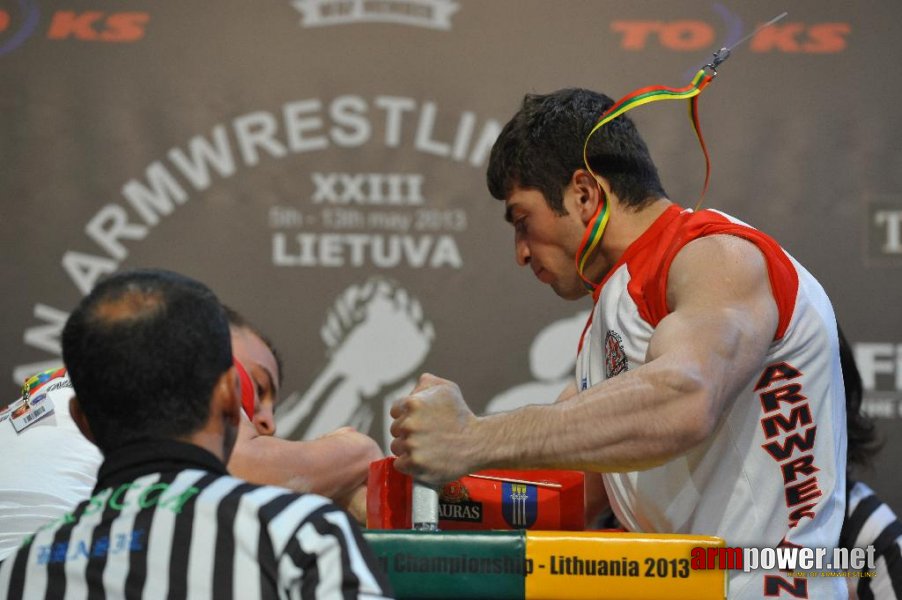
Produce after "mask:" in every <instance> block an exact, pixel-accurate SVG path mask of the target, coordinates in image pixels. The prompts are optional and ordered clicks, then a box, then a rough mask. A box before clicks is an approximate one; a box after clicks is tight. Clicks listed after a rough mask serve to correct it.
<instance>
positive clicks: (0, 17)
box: [0, 0, 41, 56]
mask: <svg viewBox="0 0 902 600" xmlns="http://www.w3.org/2000/svg"><path fill="white" fill-rule="evenodd" d="M0 13H2V14H0V32H2V31H4V30H5V29H6V28H7V27H9V24H10V21H11V19H10V16H9V13H8V12H6V11H0ZM19 14H20V15H21V16H20V17H19V18H20V19H21V24H20V25H19V27H18V29H16V30H14V31H12V34H11V35H9V36H5V35H4V36H0V56H2V55H4V54H8V53H9V52H12V51H13V50H15V49H16V48H18V47H19V46H21V45H22V44H24V43H25V40H27V39H28V38H29V37H31V34H33V33H34V32H35V30H36V29H37V27H38V21H39V20H40V17H41V14H40V11H39V10H38V5H37V4H36V3H35V2H34V0H19ZM3 38H6V39H3Z"/></svg>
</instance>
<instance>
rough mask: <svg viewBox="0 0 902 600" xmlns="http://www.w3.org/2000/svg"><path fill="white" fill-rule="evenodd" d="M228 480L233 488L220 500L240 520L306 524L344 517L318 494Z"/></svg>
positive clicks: (330, 502) (331, 502)
mask: <svg viewBox="0 0 902 600" xmlns="http://www.w3.org/2000/svg"><path fill="white" fill-rule="evenodd" d="M229 479H230V480H231V484H232V485H233V486H234V488H233V491H232V493H231V494H228V495H227V496H226V498H224V499H223V501H228V502H229V503H231V504H233V505H234V508H235V509H236V513H237V515H238V516H240V517H244V518H255V519H260V520H261V521H267V522H268V521H271V520H274V519H279V520H280V521H289V520H293V521H306V520H308V519H310V518H317V517H318V516H320V515H323V514H328V513H340V514H344V511H343V509H341V508H340V507H339V506H337V505H336V504H334V503H333V501H332V500H330V499H329V498H326V497H325V496H320V495H319V494H314V493H311V492H305V493H301V492H297V491H294V490H290V489H288V488H283V487H279V486H275V485H262V484H254V483H249V482H247V481H244V480H242V479H238V478H235V477H232V476H229ZM286 524H287V523H286Z"/></svg>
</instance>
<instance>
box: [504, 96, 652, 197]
mask: <svg viewBox="0 0 902 600" xmlns="http://www.w3.org/2000/svg"><path fill="white" fill-rule="evenodd" d="M613 104H614V101H613V100H612V99H611V98H609V97H608V96H606V95H604V94H600V93H597V92H592V91H589V90H585V89H563V90H558V91H556V92H553V93H551V94H544V95H543V94H527V95H526V96H525V97H524V98H523V104H522V106H521V107H520V110H519V111H517V113H516V114H515V115H514V116H513V118H512V119H511V120H510V121H509V122H508V123H507V125H505V126H504V129H502V130H501V134H500V135H499V136H498V139H497V140H496V141H495V145H494V146H493V147H492V153H491V156H490V159H489V166H488V171H487V176H486V179H487V182H488V186H489V191H490V192H491V194H492V196H494V197H495V198H498V199H499V200H506V199H507V198H508V197H510V195H511V193H512V192H513V191H514V189H515V188H518V187H519V188H534V189H536V190H539V191H540V192H541V193H542V194H543V195H544V197H545V200H546V201H547V202H548V205H549V206H550V207H551V208H552V209H553V210H554V211H555V212H557V213H558V214H564V213H565V211H566V209H565V207H564V205H563V190H564V189H565V188H566V187H567V186H568V185H569V184H570V183H571V180H572V177H573V174H574V173H575V172H576V171H577V170H579V169H583V168H584V166H585V165H584V162H583V143H584V142H585V139H586V136H587V135H588V134H589V132H590V131H591V130H592V127H594V125H595V124H596V123H597V122H598V120H599V118H600V117H601V115H602V114H603V113H604V111H606V110H607V109H608V108H610V107H611V106H612V105H613ZM588 158H589V163H590V165H591V166H592V169H593V170H594V171H595V172H596V173H597V174H599V175H600V176H601V177H603V178H605V179H606V180H607V181H608V183H609V185H610V188H611V191H612V192H613V193H614V194H616V196H617V198H618V199H619V201H620V202H621V203H622V204H628V205H631V206H636V207H640V206H642V205H644V204H646V203H647V202H649V201H651V200H653V199H656V198H660V197H664V196H666V193H665V191H664V188H663V186H662V185H661V181H660V179H659V177H658V170H657V167H655V164H654V162H652V160H651V156H650V154H649V152H648V148H647V146H646V145H645V142H644V141H643V140H642V137H641V136H640V135H639V132H638V131H637V130H636V127H635V125H634V124H633V122H632V121H631V120H630V119H629V118H628V117H625V116H621V117H618V118H617V119H614V120H613V121H611V122H610V123H608V124H606V125H605V126H604V127H603V128H602V129H601V130H599V131H598V132H596V133H595V134H594V135H593V136H592V139H591V140H590V142H589V148H588Z"/></svg>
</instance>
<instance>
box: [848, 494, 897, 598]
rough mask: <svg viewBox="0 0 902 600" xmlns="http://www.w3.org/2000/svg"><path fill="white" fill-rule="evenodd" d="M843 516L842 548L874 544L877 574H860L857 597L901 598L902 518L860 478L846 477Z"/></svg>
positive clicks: (857, 583)
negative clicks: (844, 518)
mask: <svg viewBox="0 0 902 600" xmlns="http://www.w3.org/2000/svg"><path fill="white" fill-rule="evenodd" d="M847 487H848V495H847V499H846V502H847V505H846V520H845V522H844V523H843V526H842V532H841V533H840V536H839V545H840V546H841V547H843V548H867V547H868V546H874V550H875V557H876V562H877V568H876V569H875V570H876V572H877V575H876V577H873V578H872V577H860V578H858V579H857V580H856V584H855V587H856V591H857V593H858V598H859V599H860V600H871V599H873V598H876V599H877V600H895V599H896V598H902V552H900V550H902V522H900V521H899V519H898V517H896V515H895V513H893V511H892V509H891V508H890V507H889V506H887V505H886V504H885V503H884V502H883V501H882V500H880V498H878V497H877V494H875V493H874V490H872V489H871V488H869V487H868V486H867V485H865V484H864V483H862V482H860V481H851V480H850V481H849V483H848V486H847Z"/></svg>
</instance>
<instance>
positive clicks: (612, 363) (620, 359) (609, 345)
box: [604, 329, 630, 379]
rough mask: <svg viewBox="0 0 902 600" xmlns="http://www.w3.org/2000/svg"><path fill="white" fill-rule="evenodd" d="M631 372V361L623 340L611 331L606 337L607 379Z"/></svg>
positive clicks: (605, 372) (605, 360)
mask: <svg viewBox="0 0 902 600" xmlns="http://www.w3.org/2000/svg"><path fill="white" fill-rule="evenodd" d="M629 370H630V363H629V360H628V359H627V358H626V352H624V350H623V338H621V337H620V334H619V333H617V332H616V331H613V330H611V329H609V330H608V332H607V334H605V336H604V374H605V378H606V379H610V378H611V377H614V376H615V375H620V374H621V373H623V372H624V371H629Z"/></svg>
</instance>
